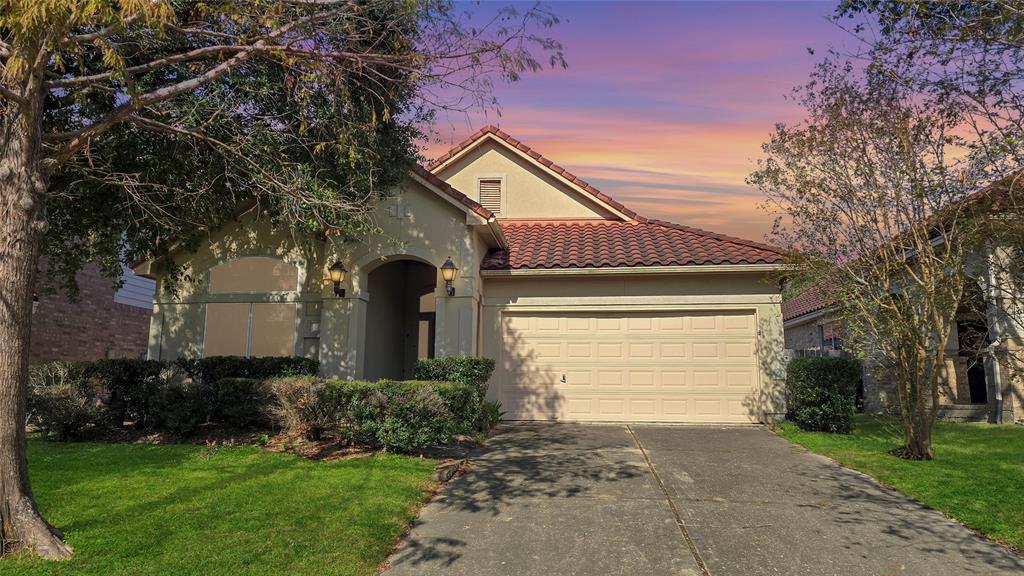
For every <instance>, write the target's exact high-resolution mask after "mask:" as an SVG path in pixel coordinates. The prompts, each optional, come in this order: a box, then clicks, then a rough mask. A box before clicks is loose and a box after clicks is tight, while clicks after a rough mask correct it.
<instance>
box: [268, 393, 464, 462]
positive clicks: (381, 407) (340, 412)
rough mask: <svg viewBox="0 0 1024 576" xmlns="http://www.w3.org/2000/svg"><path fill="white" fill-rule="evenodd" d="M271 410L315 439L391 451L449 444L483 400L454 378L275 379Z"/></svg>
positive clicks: (283, 423) (278, 419) (289, 426)
mask: <svg viewBox="0 0 1024 576" xmlns="http://www.w3.org/2000/svg"><path fill="white" fill-rule="evenodd" d="M267 385H268V387H269V389H270V390H271V394H272V396H273V400H272V405H271V408H270V410H269V412H270V413H271V414H272V415H273V416H274V418H275V421H276V423H277V424H278V425H279V426H281V427H282V428H283V429H285V430H288V431H289V432H292V433H295V434H304V435H306V436H307V437H309V438H310V439H313V440H316V439H319V438H320V436H322V435H323V434H325V433H328V434H331V435H333V436H335V437H338V438H342V439H347V440H352V441H357V442H362V443H366V444H370V445H373V446H377V447H380V448H383V449H385V450H389V451H397V452H409V451H413V450H416V449H419V448H425V447H429V446H437V445H443V444H447V443H449V442H451V441H452V440H453V438H454V436H455V435H456V434H459V433H462V431H464V430H468V431H470V432H472V431H474V430H475V429H476V426H477V424H478V422H479V420H480V409H481V401H480V397H479V395H478V394H477V393H476V390H475V389H474V388H473V387H472V386H469V385H467V384H460V383H456V382H420V381H414V380H409V381H397V380H379V381H377V382H364V381H358V380H325V379H322V378H313V377H291V378H280V379H273V380H270V381H269V382H268V383H267Z"/></svg>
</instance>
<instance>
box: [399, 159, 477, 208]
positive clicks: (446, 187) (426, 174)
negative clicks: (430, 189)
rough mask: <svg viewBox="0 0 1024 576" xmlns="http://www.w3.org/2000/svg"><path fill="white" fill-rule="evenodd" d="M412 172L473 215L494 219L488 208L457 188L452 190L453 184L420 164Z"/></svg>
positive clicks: (414, 166) (415, 165)
mask: <svg viewBox="0 0 1024 576" xmlns="http://www.w3.org/2000/svg"><path fill="white" fill-rule="evenodd" d="M412 171H413V172H415V173H416V175H417V176H419V177H420V178H423V179H424V180H426V181H427V182H430V183H431V184H433V185H434V186H436V187H437V188H439V189H440V190H441V191H442V192H444V193H445V194H447V195H448V196H450V197H451V198H452V199H453V200H455V201H456V202H458V203H460V204H462V205H463V206H465V207H466V208H468V209H469V210H470V211H472V212H473V213H475V214H477V215H478V216H480V217H482V218H483V219H484V220H490V219H491V218H494V212H491V211H490V210H488V209H487V208H484V207H483V206H481V205H480V203H478V202H477V201H476V200H473V199H472V198H470V197H469V196H466V195H465V194H463V193H462V192H459V191H458V190H456V189H455V188H452V186H451V184H449V183H447V182H445V181H444V180H441V179H440V178H438V177H437V176H434V174H433V173H432V172H430V171H428V170H427V169H426V168H424V167H423V166H420V165H419V164H414V165H413V169H412Z"/></svg>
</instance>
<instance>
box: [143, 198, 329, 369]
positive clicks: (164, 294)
mask: <svg viewBox="0 0 1024 576" xmlns="http://www.w3.org/2000/svg"><path fill="white" fill-rule="evenodd" d="M303 242H304V243H301V244H297V243H296V240H295V239H294V238H292V236H291V235H290V233H289V232H288V231H284V230H273V229H272V228H271V226H270V224H269V222H267V221H266V220H260V221H257V220H256V219H255V218H254V217H252V216H249V217H243V218H242V219H240V220H239V221H238V222H237V223H234V224H231V225H228V226H225V227H223V228H222V229H221V230H218V231H217V232H215V233H213V234H211V235H210V240H209V242H206V243H204V244H203V245H202V246H201V247H200V248H199V249H198V250H197V251H196V252H194V253H180V254H178V255H177V256H176V257H175V263H176V264H177V265H178V266H180V267H181V268H182V272H183V275H182V279H181V280H180V281H178V282H176V283H175V282H170V281H168V279H167V278H166V277H163V276H162V275H160V274H158V275H157V276H158V282H157V294H156V298H155V301H154V306H153V316H152V318H151V321H150V333H149V357H150V358H153V359H161V360H173V359H175V358H179V357H201V356H202V355H203V340H204V334H203V332H204V330H205V324H206V306H207V304H209V303H215V302H225V303H247V302H253V303H264V302H267V303H269V302H276V303H293V304H295V305H296V314H295V324H296V325H295V330H296V338H295V350H294V354H295V355H301V356H309V357H314V358H315V357H316V353H317V343H316V337H317V325H318V322H319V318H318V316H319V307H320V302H321V300H322V299H323V295H322V292H323V288H322V286H323V284H324V282H325V277H326V266H324V265H323V264H322V262H323V256H322V254H323V246H322V243H321V242H319V241H317V240H313V239H304V240H303ZM247 256H265V257H271V258H277V259H281V260H284V261H285V262H288V263H290V264H292V265H294V266H295V267H296V268H297V269H298V289H297V290H295V291H287V292H253V293H246V292H231V293H211V291H210V270H211V269H212V268H214V267H216V266H217V265H219V264H223V263H225V262H229V261H231V260H236V259H238V258H243V257H247Z"/></svg>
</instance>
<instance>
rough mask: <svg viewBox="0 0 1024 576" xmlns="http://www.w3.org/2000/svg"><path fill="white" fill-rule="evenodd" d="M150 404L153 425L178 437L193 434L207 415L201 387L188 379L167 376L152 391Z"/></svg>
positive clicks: (206, 405) (205, 419)
mask: <svg viewBox="0 0 1024 576" xmlns="http://www.w3.org/2000/svg"><path fill="white" fill-rule="evenodd" d="M152 407H153V413H152V417H151V421H152V425H153V427H154V428H156V429H158V430H161V431H163V432H169V433H171V434H174V435H176V436H180V437H186V436H191V435H193V434H195V433H196V432H197V431H199V427H200V426H202V425H203V424H205V423H206V421H207V420H208V416H209V411H208V403H207V398H206V394H205V393H204V390H203V389H202V387H201V386H199V385H198V384H196V383H195V382H192V381H189V380H187V379H180V378H173V377H172V378H169V379H168V381H167V382H165V383H164V384H163V385H162V386H160V387H158V388H157V389H156V392H155V393H154V394H153V398H152Z"/></svg>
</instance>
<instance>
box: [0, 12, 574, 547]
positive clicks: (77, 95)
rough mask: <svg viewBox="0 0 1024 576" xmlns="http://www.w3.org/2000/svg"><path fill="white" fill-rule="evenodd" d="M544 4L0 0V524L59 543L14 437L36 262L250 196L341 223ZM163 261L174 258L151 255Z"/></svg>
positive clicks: (107, 245) (191, 226)
mask: <svg viewBox="0 0 1024 576" xmlns="http://www.w3.org/2000/svg"><path fill="white" fill-rule="evenodd" d="M556 22H557V18H556V17H555V16H554V15H553V14H551V13H550V12H549V11H548V10H547V9H545V8H544V7H542V6H534V7H532V8H529V9H526V10H524V11H518V10H516V9H513V8H501V9H497V10H494V12H493V15H492V17H491V18H490V19H486V20H481V19H480V18H479V17H477V16H475V15H473V14H465V13H459V12H456V10H455V9H454V8H453V7H452V5H451V4H450V3H449V2H446V1H441V0H438V1H434V0H420V1H416V0H404V1H391V0H363V1H349V0H232V1H226V0H223V1H213V2H209V1H208V2H199V1H193V0H87V1H81V0H10V1H8V2H4V3H3V4H2V6H0V60H2V62H3V74H2V78H0V129H2V130H3V148H2V150H0V341H3V342H4V346H3V348H0V543H2V548H3V549H4V550H7V549H11V548H14V547H19V546H20V547H32V548H34V549H35V551H36V552H37V553H38V554H40V555H42V556H44V557H46V558H61V557H64V556H67V555H68V554H70V552H71V550H70V549H69V548H68V546H67V545H66V544H64V543H63V542H62V541H61V538H60V533H59V532H58V531H57V530H56V529H54V528H53V527H52V526H50V525H49V524H48V523H47V522H46V521H45V520H44V519H43V518H42V516H41V515H40V514H39V511H38V510H37V508H36V505H35V502H34V500H33V497H32V490H31V486H30V483H29V476H28V467H27V461H26V453H25V428H24V423H25V393H26V384H27V382H26V379H27V368H28V362H27V359H28V342H29V320H30V314H31V301H32V287H33V284H34V282H35V273H36V263H37V261H38V259H39V256H40V255H41V254H45V255H46V256H47V257H48V259H49V262H50V270H51V273H53V274H55V275H57V276H59V277H63V278H69V279H73V277H74V272H75V271H76V270H77V269H78V268H79V267H81V266H82V265H83V264H84V263H86V262H88V261H90V260H92V259H96V258H98V259H99V260H100V261H101V263H102V264H103V267H104V269H105V270H107V271H108V272H109V273H111V274H114V273H116V272H117V269H118V266H119V264H120V263H121V262H124V261H130V260H133V259H135V258H137V257H140V256H147V257H154V258H156V259H161V258H162V257H164V256H166V254H167V251H168V248H169V246H170V244H171V243H172V242H173V243H174V244H175V245H179V246H189V245H194V244H195V243H196V242H197V241H198V239H199V238H200V237H201V235H202V234H203V233H205V232H206V231H208V230H210V229H211V228H214V227H216V226H218V225H219V224H220V223H222V222H224V221H225V220H227V219H229V218H232V217H234V216H236V215H237V213H238V211H239V210H259V211H260V212H264V213H267V214H268V215H269V216H270V217H272V218H274V219H275V221H276V222H278V223H279V224H281V225H283V226H287V227H289V228H291V229H294V230H297V231H299V232H301V233H303V234H306V235H310V234H315V235H342V236H345V235H355V234H359V233H361V232H362V231H365V230H366V229H367V227H368V226H369V225H370V223H369V222H368V220H367V218H366V214H367V211H368V209H369V207H371V206H373V204H374V202H375V201H376V200H377V199H379V198H380V197H381V195H383V194H386V193H387V190H388V189H389V188H390V187H391V186H392V185H393V184H394V183H396V182H397V181H398V180H399V179H400V178H401V177H402V175H403V174H404V173H405V171H406V169H407V168H408V166H409V163H410V162H411V161H413V160H414V159H415V158H416V156H417V152H416V148H415V144H414V142H415V140H416V138H417V137H419V136H420V134H421V132H420V128H421V127H422V126H423V125H424V124H423V123H424V122H427V121H429V120H430V118H431V117H432V114H433V113H434V112H435V111H437V110H438V109H463V108H465V107H467V106H473V105H492V104H493V97H492V87H493V83H494V80H495V79H496V78H503V79H505V80H509V81H514V80H517V79H518V78H519V77H520V75H521V74H523V73H524V72H528V71H532V70H537V69H539V68H540V67H541V64H540V62H539V61H538V60H537V59H536V58H535V57H534V55H533V53H534V52H535V51H540V52H543V53H546V54H548V55H549V57H550V63H551V64H552V65H564V60H563V59H562V54H561V47H560V46H559V44H558V43H557V42H556V41H554V40H552V39H550V38H546V37H543V36H539V35H537V34H536V32H535V31H536V30H538V29H544V28H547V27H550V26H551V25H553V24H555V23H556ZM163 261H164V262H165V263H167V262H169V259H167V258H163Z"/></svg>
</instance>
